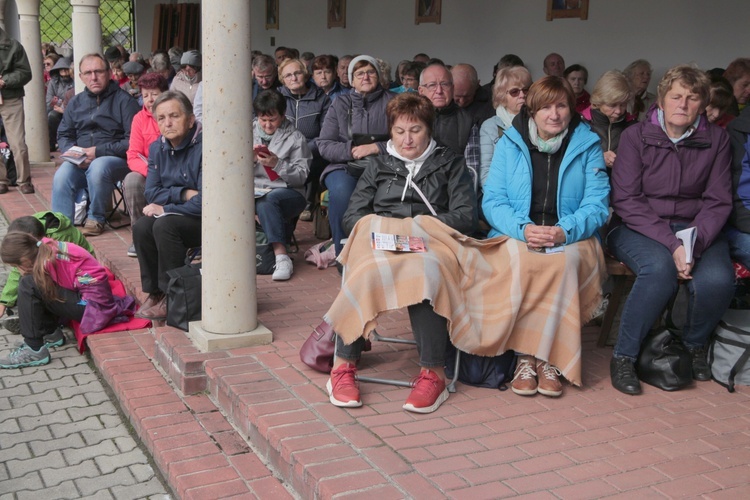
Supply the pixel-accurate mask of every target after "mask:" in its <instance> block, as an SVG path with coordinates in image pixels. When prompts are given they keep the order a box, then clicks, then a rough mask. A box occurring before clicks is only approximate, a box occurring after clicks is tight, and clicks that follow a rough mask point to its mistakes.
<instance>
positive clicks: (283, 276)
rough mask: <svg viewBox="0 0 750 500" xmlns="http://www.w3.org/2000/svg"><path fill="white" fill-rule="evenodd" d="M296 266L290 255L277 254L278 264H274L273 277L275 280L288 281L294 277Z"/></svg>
mask: <svg viewBox="0 0 750 500" xmlns="http://www.w3.org/2000/svg"><path fill="white" fill-rule="evenodd" d="M293 272H294V267H293V266H292V259H290V258H289V256H288V255H277V256H276V265H275V266H274V271H273V276H271V277H272V278H273V280H274V281H286V280H288V279H289V278H291V277H292V273H293Z"/></svg>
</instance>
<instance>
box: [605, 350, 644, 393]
mask: <svg viewBox="0 0 750 500" xmlns="http://www.w3.org/2000/svg"><path fill="white" fill-rule="evenodd" d="M609 376H610V377H611V379H612V387H614V388H615V389H617V390H618V391H620V392H622V393H625V394H631V395H634V394H640V393H641V381H640V380H638V375H637V374H636V373H635V363H633V362H632V361H630V360H629V359H628V358H616V357H614V356H612V361H610V362H609Z"/></svg>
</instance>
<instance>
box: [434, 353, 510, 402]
mask: <svg viewBox="0 0 750 500" xmlns="http://www.w3.org/2000/svg"><path fill="white" fill-rule="evenodd" d="M456 351H457V349H456V347H455V346H454V345H453V344H450V343H449V344H448V348H447V349H446V351H445V376H446V378H448V379H452V378H453V368H454V367H455V365H456ZM515 368H516V353H515V352H514V351H506V352H504V353H503V354H501V355H499V356H478V355H476V354H469V353H466V352H461V362H460V364H459V367H458V380H459V381H461V382H463V383H464V384H468V385H473V386H476V387H489V388H491V389H500V390H501V391H502V390H505V389H506V388H507V387H506V386H505V384H507V383H508V382H509V381H510V380H511V379H512V378H513V370H515Z"/></svg>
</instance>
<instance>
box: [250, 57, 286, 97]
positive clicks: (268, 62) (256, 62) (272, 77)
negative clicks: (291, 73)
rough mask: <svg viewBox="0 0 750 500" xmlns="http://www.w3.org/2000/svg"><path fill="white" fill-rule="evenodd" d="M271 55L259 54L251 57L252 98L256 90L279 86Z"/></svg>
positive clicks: (256, 93) (255, 94) (256, 95)
mask: <svg viewBox="0 0 750 500" xmlns="http://www.w3.org/2000/svg"><path fill="white" fill-rule="evenodd" d="M277 75H278V71H277V70H276V62H275V61H274V60H273V57H271V56H268V55H266V54H261V55H259V56H256V57H255V58H254V59H253V100H255V98H256V97H258V92H261V91H263V90H270V89H278V88H279V86H281V83H279V79H278V76H277Z"/></svg>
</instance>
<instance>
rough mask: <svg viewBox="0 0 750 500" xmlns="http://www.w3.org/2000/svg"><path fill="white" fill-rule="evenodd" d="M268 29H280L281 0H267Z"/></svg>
mask: <svg viewBox="0 0 750 500" xmlns="http://www.w3.org/2000/svg"><path fill="white" fill-rule="evenodd" d="M266 29H267V30H277V29H279V0H266Z"/></svg>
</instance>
